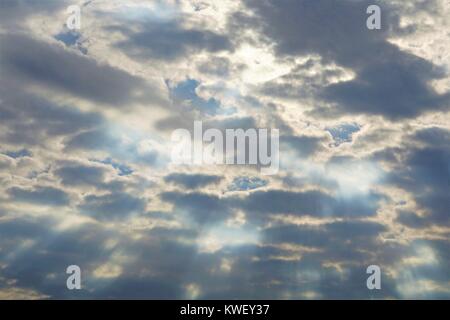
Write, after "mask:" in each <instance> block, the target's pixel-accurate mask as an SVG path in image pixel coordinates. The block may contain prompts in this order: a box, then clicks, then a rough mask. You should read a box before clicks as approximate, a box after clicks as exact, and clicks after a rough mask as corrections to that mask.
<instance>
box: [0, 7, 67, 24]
mask: <svg viewBox="0 0 450 320" xmlns="http://www.w3.org/2000/svg"><path fill="white" fill-rule="evenodd" d="M69 3H70V2H69V1H67V0H60V1H52V0H45V1H34V0H3V1H1V2H0V25H1V26H2V27H3V28H8V29H10V30H14V31H15V30H17V28H23V25H24V22H25V21H26V19H28V18H29V17H31V16H33V15H37V14H44V15H50V14H52V13H55V12H57V11H60V10H63V9H65V8H66V7H67V6H68V5H69Z"/></svg>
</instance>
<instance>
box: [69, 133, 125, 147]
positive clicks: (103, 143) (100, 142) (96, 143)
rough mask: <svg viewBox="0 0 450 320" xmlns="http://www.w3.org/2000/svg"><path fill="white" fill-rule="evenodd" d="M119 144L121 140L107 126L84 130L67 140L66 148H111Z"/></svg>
mask: <svg viewBox="0 0 450 320" xmlns="http://www.w3.org/2000/svg"><path fill="white" fill-rule="evenodd" d="M118 144H119V140H118V139H117V138H116V137H114V136H113V135H112V134H110V133H109V132H108V130H107V129H106V128H96V129H93V130H88V131H82V132H80V133H78V134H76V135H74V136H71V137H68V138H67V139H66V141H65V149H66V150H82V149H85V150H110V149H112V148H114V147H115V146H117V145H118Z"/></svg>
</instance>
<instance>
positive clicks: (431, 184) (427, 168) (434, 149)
mask: <svg viewBox="0 0 450 320" xmlns="http://www.w3.org/2000/svg"><path fill="white" fill-rule="evenodd" d="M407 139H409V140H410V141H409V142H412V143H415V145H417V144H418V143H421V144H422V146H409V147H407V148H403V149H402V148H400V149H399V150H396V151H391V152H393V156H392V157H391V159H395V160H394V163H395V161H396V160H397V159H399V158H401V159H403V161H402V162H401V163H400V166H399V167H398V168H397V169H396V170H395V171H393V172H391V173H390V174H389V176H388V178H387V181H386V182H387V183H390V184H394V185H396V186H399V187H401V188H402V189H404V190H406V191H408V192H410V193H411V194H412V195H413V196H414V198H415V200H416V202H417V204H418V205H419V206H420V207H421V208H424V209H426V210H427V211H428V212H429V215H427V217H426V221H421V220H423V219H420V217H416V218H414V216H406V215H405V214H401V215H400V216H399V219H400V220H399V221H401V222H404V224H406V225H413V226H414V225H417V224H418V223H420V221H421V223H422V224H427V223H432V224H437V225H448V224H449V223H450V219H449V216H448V206H449V203H450V202H449V194H450V148H449V145H450V143H449V142H450V133H449V131H448V130H446V129H443V128H437V127H431V128H427V129H422V130H419V131H417V132H416V133H414V134H413V135H411V136H410V137H409V138H407ZM397 165H398V164H397Z"/></svg>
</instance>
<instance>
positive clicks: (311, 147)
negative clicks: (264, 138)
mask: <svg viewBox="0 0 450 320" xmlns="http://www.w3.org/2000/svg"><path fill="white" fill-rule="evenodd" d="M324 142H325V139H324V138H323V137H310V136H282V137H281V138H280V143H281V147H282V149H281V152H283V148H288V149H292V150H295V151H296V152H297V154H298V155H299V156H300V157H303V158H306V157H309V156H312V155H314V154H315V153H316V152H319V151H321V150H323V149H324V146H323V144H324Z"/></svg>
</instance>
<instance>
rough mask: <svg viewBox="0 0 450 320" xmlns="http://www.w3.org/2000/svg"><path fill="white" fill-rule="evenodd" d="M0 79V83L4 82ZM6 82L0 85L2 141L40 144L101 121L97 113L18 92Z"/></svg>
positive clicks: (90, 126) (88, 127)
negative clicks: (0, 86)
mask: <svg viewBox="0 0 450 320" xmlns="http://www.w3.org/2000/svg"><path fill="white" fill-rule="evenodd" d="M4 80H6V79H1V80H0V83H2V84H3V83H5V82H4ZM16 89H17V88H14V87H13V88H11V87H10V85H9V84H6V83H5V86H4V87H2V88H0V92H1V94H2V100H1V101H0V115H1V116H0V123H2V125H3V126H4V128H7V130H5V131H4V132H2V133H0V134H2V135H3V138H2V139H3V141H5V142H9V143H11V144H17V145H41V144H45V142H46V141H47V139H48V138H52V137H60V136H65V135H70V134H74V133H77V132H79V131H81V130H87V129H90V128H93V127H96V126H98V125H100V124H102V123H103V121H104V120H103V117H102V116H101V115H100V114H99V113H97V112H84V111H81V110H79V109H77V108H76V107H74V106H67V105H57V104H55V103H52V102H50V101H48V100H47V99H45V98H42V97H39V96H36V95H34V94H25V93H22V94H20V93H19V92H16Z"/></svg>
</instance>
